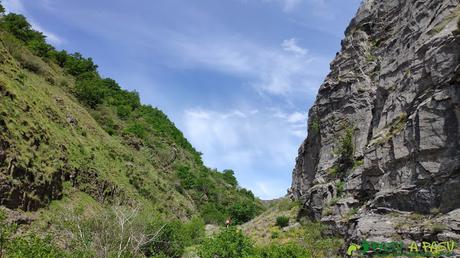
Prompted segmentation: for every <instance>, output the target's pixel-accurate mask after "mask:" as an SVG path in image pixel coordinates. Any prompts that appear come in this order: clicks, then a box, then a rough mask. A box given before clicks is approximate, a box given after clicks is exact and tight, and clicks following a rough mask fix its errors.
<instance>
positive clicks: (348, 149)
mask: <svg viewBox="0 0 460 258" xmlns="http://www.w3.org/2000/svg"><path fill="white" fill-rule="evenodd" d="M354 152H355V146H354V144H353V128H352V127H349V128H347V129H346V130H345V135H343V136H342V137H341V138H340V144H339V149H338V154H339V155H340V161H341V163H342V164H345V165H346V166H348V167H350V166H352V165H353V161H354V157H353V155H354Z"/></svg>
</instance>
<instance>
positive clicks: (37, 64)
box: [18, 54, 48, 75]
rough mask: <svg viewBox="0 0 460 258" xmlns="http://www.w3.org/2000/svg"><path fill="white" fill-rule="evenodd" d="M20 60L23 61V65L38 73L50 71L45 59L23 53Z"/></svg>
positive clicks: (43, 73)
mask: <svg viewBox="0 0 460 258" xmlns="http://www.w3.org/2000/svg"><path fill="white" fill-rule="evenodd" d="M18 61H19V62H20V63H21V66H22V67H23V68H25V69H27V70H29V71H31V72H34V73H36V74H41V75H45V74H47V73H48V71H47V69H46V67H45V63H43V61H42V60H41V59H40V58H38V57H36V56H33V55H27V54H22V55H21V56H20V57H18Z"/></svg>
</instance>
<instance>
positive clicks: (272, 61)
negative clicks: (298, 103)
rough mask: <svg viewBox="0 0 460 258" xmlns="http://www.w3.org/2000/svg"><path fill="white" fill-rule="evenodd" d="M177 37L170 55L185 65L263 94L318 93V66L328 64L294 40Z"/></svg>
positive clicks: (319, 78) (319, 80)
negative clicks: (223, 76)
mask: <svg viewBox="0 0 460 258" xmlns="http://www.w3.org/2000/svg"><path fill="white" fill-rule="evenodd" d="M173 37H174V36H173ZM174 38H175V39H174V40H171V42H175V43H174V44H173V45H172V46H173V47H174V49H173V50H172V51H171V52H173V53H176V54H177V55H178V58H180V59H181V60H182V61H183V62H182V65H185V66H188V67H190V68H197V67H201V68H206V69H210V70H216V71H220V72H223V73H228V74H231V75H235V76H238V77H241V78H243V79H245V80H246V83H247V84H248V85H251V86H253V87H254V88H255V89H256V90H257V91H259V92H260V93H263V94H271V95H278V96H287V95H290V94H298V93H307V92H315V91H316V89H317V87H318V85H319V84H320V82H321V79H322V78H321V77H320V76H319V75H320V74H322V72H321V71H318V67H324V64H325V62H327V61H326V60H325V59H323V58H321V57H317V56H314V55H309V54H308V50H307V49H305V48H302V47H301V46H299V44H298V42H297V40H296V39H294V38H291V39H286V40H284V41H283V42H281V43H280V45H279V46H277V47H276V46H271V47H270V46H264V45H260V44H256V43H253V42H250V41H247V40H242V39H238V38H218V37H217V38H212V39H205V40H200V39H197V38H196V37H183V35H182V36H180V37H174ZM176 65H177V64H176Z"/></svg>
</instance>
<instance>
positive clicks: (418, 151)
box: [290, 0, 460, 240]
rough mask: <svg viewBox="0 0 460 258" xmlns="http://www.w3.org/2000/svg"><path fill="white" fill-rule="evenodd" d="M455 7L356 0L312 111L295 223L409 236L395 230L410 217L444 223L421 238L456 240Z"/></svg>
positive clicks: (459, 111)
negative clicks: (300, 218) (315, 222)
mask: <svg viewBox="0 0 460 258" xmlns="http://www.w3.org/2000/svg"><path fill="white" fill-rule="evenodd" d="M459 3H460V1H459V0H437V1H425V0H415V1H407V0H399V1H398V0H388V1H378V0H365V1H364V2H363V3H362V5H361V7H360V8H359V10H358V12H357V14H356V17H355V18H354V19H353V20H352V21H351V23H350V25H349V27H348V28H347V30H346V32H345V39H344V40H343V41H342V50H341V52H340V53H338V54H337V56H336V57H335V59H334V60H333V61H332V63H331V72H330V74H329V75H328V76H327V77H326V79H325V81H324V83H323V85H321V87H320V89H319V93H318V96H317V99H316V102H315V104H314V105H313V107H312V108H311V109H310V111H309V126H308V127H309V129H308V137H307V139H306V140H305V141H304V142H303V144H302V145H301V147H300V149H299V156H298V158H297V162H296V167H295V169H294V171H293V181H292V187H291V189H290V194H291V196H292V197H293V198H295V199H300V200H301V201H302V202H303V203H304V209H303V211H302V213H301V214H300V215H301V216H308V217H310V218H314V219H320V220H322V221H323V222H325V223H328V224H330V225H331V228H332V230H335V231H337V232H338V233H340V234H342V235H345V236H348V237H349V238H348V239H349V240H353V239H358V238H361V239H362V238H366V237H367V238H369V237H370V238H372V237H375V238H382V237H383V238H385V239H388V238H394V235H395V234H394V233H396V234H399V236H400V237H401V236H402V238H403V239H406V238H411V239H414V238H416V237H415V235H414V234H416V233H417V232H413V230H412V231H411V230H404V229H401V228H399V229H398V227H397V226H395V225H396V224H397V223H398V222H401V221H403V219H406V216H407V213H406V212H412V213H417V214H422V215H420V217H423V214H424V215H426V216H427V218H429V219H430V223H431V224H430V225H433V224H435V223H440V224H442V225H444V226H445V228H443V230H442V231H441V232H435V233H433V232H430V231H429V229H428V228H429V225H422V224H419V227H418V228H419V229H417V230H419V231H420V230H421V233H420V232H419V233H420V234H421V236H423V237H425V238H434V239H442V238H443V234H444V238H447V237H446V235H449V236H450V237H454V238H457V239H460V237H459V232H460V228H459V226H458V225H459V224H458V222H459V221H460V210H459V208H460V65H459V59H460V36H459V34H458V33H457V31H458V22H459V17H460V7H459ZM388 212H391V214H398V216H389V215H388ZM429 214H431V215H429ZM435 214H438V215H436V216H435ZM382 220H383V221H385V220H386V221H388V222H389V223H386V224H385V223H383V221H382ZM447 220H448V221H451V222H452V221H456V222H457V224H456V226H452V223H447V222H446V221H447ZM377 221H382V222H381V223H380V226H379V227H377V226H376V225H375V224H374V225H373V226H371V224H372V223H374V222H377ZM406 222H407V221H406ZM414 223H416V221H414ZM403 224H404V223H403ZM406 224H410V223H409V222H407V223H406ZM453 224H455V223H453ZM383 225H386V226H383ZM372 227H374V229H373V228H372ZM382 227H383V228H382ZM438 231H439V230H438ZM392 236H393V237H392Z"/></svg>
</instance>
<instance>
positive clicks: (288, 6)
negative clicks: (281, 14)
mask: <svg viewBox="0 0 460 258" xmlns="http://www.w3.org/2000/svg"><path fill="white" fill-rule="evenodd" d="M278 1H279V2H281V4H282V6H283V11H285V12H290V11H292V10H294V9H295V8H296V7H297V6H299V5H300V4H301V3H302V0H278Z"/></svg>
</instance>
